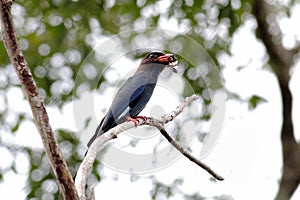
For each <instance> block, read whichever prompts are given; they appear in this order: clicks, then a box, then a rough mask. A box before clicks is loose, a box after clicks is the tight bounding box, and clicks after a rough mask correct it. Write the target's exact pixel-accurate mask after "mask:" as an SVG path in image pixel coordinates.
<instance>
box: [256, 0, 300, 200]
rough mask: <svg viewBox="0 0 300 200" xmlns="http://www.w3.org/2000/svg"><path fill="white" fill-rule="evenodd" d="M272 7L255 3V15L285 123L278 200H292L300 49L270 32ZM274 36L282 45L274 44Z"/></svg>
mask: <svg viewBox="0 0 300 200" xmlns="http://www.w3.org/2000/svg"><path fill="white" fill-rule="evenodd" d="M272 9H274V8H272V6H270V5H269V4H268V3H266V2H265V1H264V0H255V1H254V3H253V14H254V16H255V18H256V20H257V24H258V27H257V36H258V37H259V38H261V40H262V42H263V43H264V45H265V46H266V50H267V52H268V54H269V56H270V60H269V62H270V64H271V66H272V68H273V70H274V72H275V75H276V77H277V80H278V82H279V86H280V92H281V98H282V111H283V113H282V116H283V124H282V129H281V143H282V153H283V174H282V177H281V181H280V186H279V190H278V193H277V195H276V198H275V199H276V200H288V199H290V198H291V196H292V195H293V193H294V192H295V190H296V189H297V187H298V186H299V183H300V170H299V169H300V148H299V145H298V144H297V141H296V139H295V136H294V128H293V120H292V100H293V97H292V93H291V91H290V88H289V81H290V68H291V67H292V65H293V64H294V59H293V58H294V56H295V55H296V53H297V52H298V51H299V48H300V47H296V48H295V49H293V50H292V51H288V50H286V49H285V48H284V47H283V46H282V44H281V42H280V40H281V37H282V33H281V32H280V31H278V34H277V35H276V36H275V35H274V34H273V33H272V32H271V31H270V24H271V23H277V22H276V19H275V18H274V17H273V19H272V18H270V17H269V16H268V14H270V13H273V12H272ZM275 37H277V38H279V42H275Z"/></svg>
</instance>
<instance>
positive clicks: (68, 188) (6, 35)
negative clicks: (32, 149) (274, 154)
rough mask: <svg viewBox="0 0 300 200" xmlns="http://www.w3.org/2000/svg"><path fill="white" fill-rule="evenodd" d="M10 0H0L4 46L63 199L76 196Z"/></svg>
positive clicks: (73, 198) (71, 199)
mask: <svg viewBox="0 0 300 200" xmlns="http://www.w3.org/2000/svg"><path fill="white" fill-rule="evenodd" d="M12 2H13V1H11V0H9V1H7V0H0V17H1V22H0V23H1V31H2V39H3V43H4V46H5V48H6V51H7V54H8V56H9V59H10V61H11V63H12V65H13V67H14V70H15V72H16V74H17V76H18V78H19V80H20V83H21V85H22V88H23V90H24V93H25V96H26V98H27V100H28V102H29V104H30V107H31V110H32V115H33V118H34V120H35V123H36V126H37V129H38V131H39V133H40V136H41V138H42V141H43V144H44V148H45V151H46V153H47V155H48V157H49V159H50V163H51V166H52V168H53V171H54V174H55V176H56V179H57V182H58V185H59V188H60V189H61V192H62V194H63V197H64V199H70V200H76V199H78V196H77V192H76V188H75V186H74V181H73V178H72V176H71V173H70V171H69V169H68V167H67V164H66V162H65V160H64V158H63V156H62V153H61V151H60V150H59V148H58V144H57V142H56V140H55V138H54V133H53V131H52V129H51V126H50V124H49V118H48V114H47V111H46V108H45V106H44V102H43V99H42V97H41V96H40V94H39V92H38V89H37V87H36V84H35V81H34V80H33V78H32V75H31V72H30V68H29V67H28V64H27V62H26V60H25V58H24V56H23V55H22V53H21V51H20V48H19V46H18V43H17V37H16V34H15V29H14V26H13V21H12V17H11V13H10V8H11V5H12Z"/></svg>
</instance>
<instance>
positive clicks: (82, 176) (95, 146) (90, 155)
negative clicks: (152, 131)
mask: <svg viewBox="0 0 300 200" xmlns="http://www.w3.org/2000/svg"><path fill="white" fill-rule="evenodd" d="M198 98H199V96H198V95H192V96H189V97H187V98H186V99H185V100H184V101H183V102H182V103H181V104H179V105H178V106H177V108H176V109H175V110H173V111H172V112H170V113H169V114H167V115H165V116H163V117H162V118H161V119H154V118H152V117H143V118H136V119H135V120H136V121H135V122H133V121H127V122H124V123H122V124H120V125H118V126H116V127H114V128H112V129H110V130H109V131H107V132H105V133H104V134H102V135H101V136H99V137H97V138H96V139H95V140H94V142H93V143H92V144H91V146H90V148H89V149H88V151H87V154H86V156H85V158H84V160H83V162H82V163H81V165H80V167H79V169H78V171H77V175H76V179H75V187H76V188H77V192H78V195H79V198H80V199H82V200H86V199H87V198H86V195H85V186H86V182H87V177H88V173H89V171H90V170H91V168H92V166H93V163H94V161H95V159H96V156H97V153H98V152H99V151H100V150H101V148H102V146H103V145H104V144H105V143H106V142H108V141H110V140H111V139H115V138H117V136H118V134H120V133H122V132H123V131H125V130H128V129H131V128H134V127H136V126H143V125H148V126H153V127H156V128H157V129H158V130H159V131H160V132H161V134H162V135H163V136H164V137H165V138H166V139H167V140H168V141H169V142H170V143H171V144H172V145H173V146H174V147H175V148H176V149H177V150H178V151H180V152H181V153H182V154H183V155H184V156H185V157H187V158H188V159H189V160H191V161H192V162H194V163H195V164H197V165H198V166H199V167H201V168H203V169H204V170H206V171H207V172H208V173H209V174H211V175H212V176H213V177H214V178H215V179H217V180H220V181H222V180H224V178H223V177H222V176H220V175H218V174H217V173H216V172H214V171H213V170H212V169H211V168H210V167H209V166H207V165H206V164H204V163H203V162H201V161H200V160H199V159H197V158H196V157H194V156H193V155H192V154H191V153H189V152H188V151H187V150H186V149H184V148H183V147H182V146H181V145H180V144H179V143H178V142H177V141H176V140H175V139H174V138H172V136H170V134H169V133H168V132H167V131H166V130H165V128H164V125H165V124H166V123H168V122H170V121H172V120H173V119H175V118H176V117H177V116H178V115H179V114H180V113H182V111H183V110H184V108H185V107H186V106H187V105H188V104H190V103H191V102H193V101H195V100H197V99H198ZM90 199H93V198H90Z"/></svg>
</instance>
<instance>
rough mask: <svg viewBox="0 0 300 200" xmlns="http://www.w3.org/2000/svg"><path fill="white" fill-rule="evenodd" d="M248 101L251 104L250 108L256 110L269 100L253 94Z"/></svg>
mask: <svg viewBox="0 0 300 200" xmlns="http://www.w3.org/2000/svg"><path fill="white" fill-rule="evenodd" d="M248 101H249V106H248V109H249V110H254V109H255V108H256V107H257V106H258V105H259V104H262V103H266V102H268V101H267V100H266V99H265V98H263V97H260V96H257V95H253V96H251V97H250V98H249V99H248Z"/></svg>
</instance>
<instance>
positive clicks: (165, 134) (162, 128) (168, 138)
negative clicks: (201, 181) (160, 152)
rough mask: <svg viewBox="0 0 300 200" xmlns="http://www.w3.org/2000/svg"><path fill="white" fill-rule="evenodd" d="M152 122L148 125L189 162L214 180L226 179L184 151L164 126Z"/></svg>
mask: <svg viewBox="0 0 300 200" xmlns="http://www.w3.org/2000/svg"><path fill="white" fill-rule="evenodd" d="M150 121H152V122H151V123H146V124H147V125H150V126H155V127H156V128H157V129H158V130H159V131H160V133H161V134H162V135H163V136H164V137H165V138H166V139H167V140H168V142H170V143H171V144H172V145H173V146H174V147H175V148H176V149H177V150H178V151H179V152H180V153H182V154H183V155H184V156H185V157H187V158H188V159H189V160H191V161H192V162H194V163H195V164H197V165H198V166H199V167H201V168H202V169H204V170H205V171H207V172H208V173H209V174H211V175H212V176H213V177H214V178H216V179H217V180H219V181H223V180H224V178H223V177H222V176H220V175H219V174H217V173H216V172H215V171H213V170H212V169H211V168H210V167H209V166H208V165H206V164H205V163H203V162H201V161H200V160H199V159H197V158H196V157H194V156H193V155H192V154H191V153H190V152H188V151H187V150H186V149H184V148H183V147H182V146H181V145H180V144H179V143H178V142H177V141H176V140H175V139H174V138H173V137H172V136H171V135H170V134H169V133H168V132H167V131H166V129H165V128H164V126H163V124H161V123H159V122H157V121H155V119H153V120H150Z"/></svg>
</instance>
